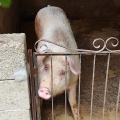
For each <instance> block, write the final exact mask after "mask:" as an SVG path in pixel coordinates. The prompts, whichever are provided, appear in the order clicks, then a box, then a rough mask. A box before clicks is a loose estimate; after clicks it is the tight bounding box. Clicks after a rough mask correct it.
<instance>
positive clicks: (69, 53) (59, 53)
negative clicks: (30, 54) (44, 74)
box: [35, 51, 120, 56]
mask: <svg viewBox="0 0 120 120" xmlns="http://www.w3.org/2000/svg"><path fill="white" fill-rule="evenodd" d="M109 53H111V54H114V55H119V54H120V52H119V51H118V52H109V51H103V52H100V53H92V52H50V53H49V52H48V53H47V52H46V53H44V54H42V53H41V54H39V53H37V52H35V54H38V55H41V56H42V55H51V54H52V55H79V54H84V55H94V54H97V55H108V54H109Z"/></svg>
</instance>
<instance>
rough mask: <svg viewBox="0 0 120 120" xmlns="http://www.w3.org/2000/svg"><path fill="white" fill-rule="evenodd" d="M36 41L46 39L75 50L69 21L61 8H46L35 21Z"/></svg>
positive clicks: (38, 14) (75, 46)
mask: <svg viewBox="0 0 120 120" xmlns="http://www.w3.org/2000/svg"><path fill="white" fill-rule="evenodd" d="M35 30H36V34H37V37H38V39H47V40H51V41H54V42H56V43H59V44H60V45H64V46H66V47H69V48H77V45H76V42H75V39H74V37H73V33H72V30H71V27H70V24H69V21H68V19H67V17H66V15H65V13H64V11H63V10H62V9H61V8H58V7H53V6H48V7H45V8H43V9H41V10H40V11H39V12H38V13H37V16H36V19H35Z"/></svg>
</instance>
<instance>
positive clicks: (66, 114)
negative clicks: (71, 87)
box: [65, 55, 67, 119]
mask: <svg viewBox="0 0 120 120" xmlns="http://www.w3.org/2000/svg"><path fill="white" fill-rule="evenodd" d="M65 62H66V64H65V73H66V74H65V119H66V118H67V55H65Z"/></svg>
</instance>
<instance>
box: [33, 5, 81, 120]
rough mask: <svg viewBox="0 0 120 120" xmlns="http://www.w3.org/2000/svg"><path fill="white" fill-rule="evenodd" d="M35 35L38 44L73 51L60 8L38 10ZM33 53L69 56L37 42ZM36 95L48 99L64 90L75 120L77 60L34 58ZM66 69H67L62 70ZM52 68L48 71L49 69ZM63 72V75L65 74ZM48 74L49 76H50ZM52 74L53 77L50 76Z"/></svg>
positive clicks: (71, 34)
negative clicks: (35, 50) (59, 53)
mask: <svg viewBox="0 0 120 120" xmlns="http://www.w3.org/2000/svg"><path fill="white" fill-rule="evenodd" d="M35 31H36V34H37V37H38V39H39V40H42V39H45V40H48V41H52V42H55V43H58V44H59V45H62V46H65V47H67V48H74V49H77V45H76V42H75V39H74V36H73V33H72V30H71V27H70V23H69V21H68V19H67V17H66V15H65V13H64V11H63V10H62V9H61V8H58V7H53V6H48V7H45V8H43V9H41V10H40V11H39V12H38V13H37V15H36V18H35ZM37 50H38V51H39V52H40V53H45V52H64V53H65V52H70V50H68V49H65V48H62V47H60V46H57V45H54V44H52V43H48V42H46V41H41V42H39V43H38V46H37ZM37 64H38V80H39V89H38V95H39V97H41V98H42V99H46V100H47V99H50V98H51V97H52V95H53V96H56V95H58V94H61V93H63V92H64V91H65V89H66V90H67V94H68V100H69V103H70V106H71V110H72V113H73V117H74V120H78V119H80V118H78V105H77V100H76V85H77V80H78V75H79V56H77V55H71V56H70V55H68V56H67V57H66V58H65V56H56V55H53V56H52V65H51V56H50V55H49V56H48V55H45V56H38V57H37ZM66 66H67V67H66ZM51 68H52V69H51ZM66 68H67V71H66ZM51 71H52V72H51ZM51 73H53V74H51Z"/></svg>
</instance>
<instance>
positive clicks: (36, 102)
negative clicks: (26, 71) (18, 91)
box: [28, 49, 41, 120]
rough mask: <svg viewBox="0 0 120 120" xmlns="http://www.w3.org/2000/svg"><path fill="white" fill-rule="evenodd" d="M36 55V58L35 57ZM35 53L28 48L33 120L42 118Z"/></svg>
mask: <svg viewBox="0 0 120 120" xmlns="http://www.w3.org/2000/svg"><path fill="white" fill-rule="evenodd" d="M33 56H34V59H33ZM35 58H36V57H35V55H33V52H32V50H31V49H29V50H28V63H29V65H30V80H29V82H30V99H31V115H32V120H40V117H41V116H40V110H39V108H40V105H39V100H38V97H37V93H36V91H37V90H36V89H37V86H36V85H37V80H36V77H37V68H36V67H35V64H34V63H35Z"/></svg>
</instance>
